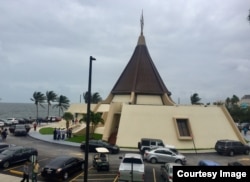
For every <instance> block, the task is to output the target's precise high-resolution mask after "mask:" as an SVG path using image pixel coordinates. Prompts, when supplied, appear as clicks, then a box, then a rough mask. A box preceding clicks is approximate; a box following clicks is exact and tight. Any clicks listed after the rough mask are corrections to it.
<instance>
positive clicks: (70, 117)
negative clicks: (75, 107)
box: [62, 112, 74, 129]
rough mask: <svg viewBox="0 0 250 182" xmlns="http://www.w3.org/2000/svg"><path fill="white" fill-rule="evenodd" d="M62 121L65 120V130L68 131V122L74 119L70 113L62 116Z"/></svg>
mask: <svg viewBox="0 0 250 182" xmlns="http://www.w3.org/2000/svg"><path fill="white" fill-rule="evenodd" d="M62 118H63V119H64V120H66V128H67V129H69V122H70V121H71V120H72V119H74V116H73V114H72V113H71V112H65V113H64V114H63V116H62Z"/></svg>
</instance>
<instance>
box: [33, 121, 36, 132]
mask: <svg viewBox="0 0 250 182" xmlns="http://www.w3.org/2000/svg"><path fill="white" fill-rule="evenodd" d="M33 127H34V131H36V127H37V123H36V121H34V123H33Z"/></svg>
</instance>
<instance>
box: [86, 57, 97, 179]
mask: <svg viewBox="0 0 250 182" xmlns="http://www.w3.org/2000/svg"><path fill="white" fill-rule="evenodd" d="M94 60H96V59H95V58H94V57H92V56H90V57H89V85H88V105H87V123H86V141H85V163H84V182H87V181H88V159H89V123H90V103H91V77H92V61H94Z"/></svg>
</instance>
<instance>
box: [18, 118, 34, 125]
mask: <svg viewBox="0 0 250 182" xmlns="http://www.w3.org/2000/svg"><path fill="white" fill-rule="evenodd" d="M32 122H33V120H31V119H27V118H18V123H19V124H31V123H32Z"/></svg>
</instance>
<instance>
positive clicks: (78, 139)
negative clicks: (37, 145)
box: [39, 127, 102, 143]
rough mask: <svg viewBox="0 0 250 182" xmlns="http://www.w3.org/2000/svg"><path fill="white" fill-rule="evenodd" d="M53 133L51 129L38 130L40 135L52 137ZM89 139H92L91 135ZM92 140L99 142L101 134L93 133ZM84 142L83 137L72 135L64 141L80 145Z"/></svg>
mask: <svg viewBox="0 0 250 182" xmlns="http://www.w3.org/2000/svg"><path fill="white" fill-rule="evenodd" d="M53 132H54V128H51V127H46V128H41V129H40V130H39V133H40V134H42V135H53ZM90 137H91V138H92V135H91V136H90ZM93 139H96V140H101V139H102V134H97V133H94V134H93ZM85 140H86V138H85V135H82V136H74V135H73V136H72V137H71V138H67V139H66V140H65V141H69V142H76V143H81V142H82V141H85Z"/></svg>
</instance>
